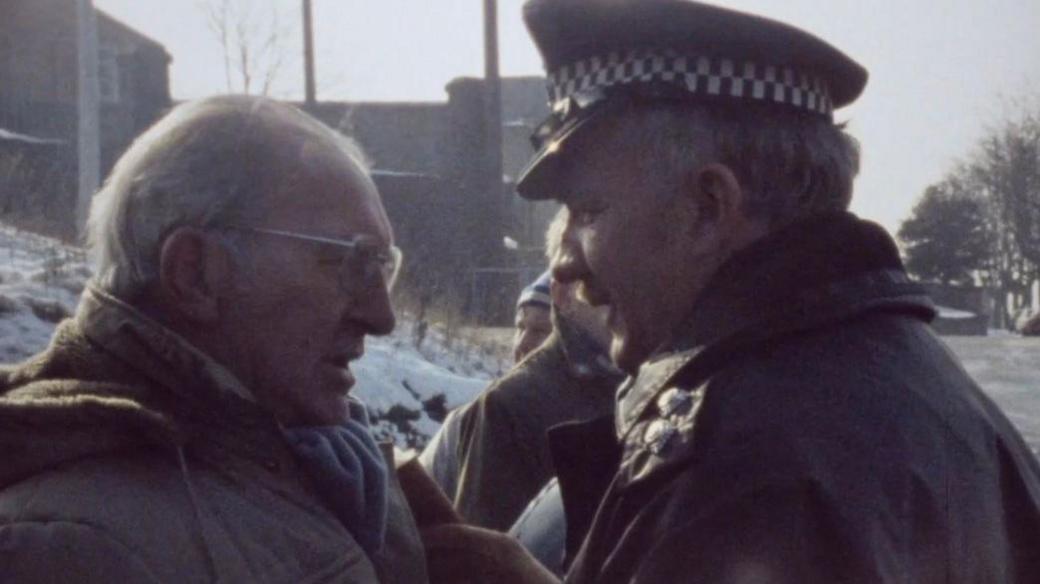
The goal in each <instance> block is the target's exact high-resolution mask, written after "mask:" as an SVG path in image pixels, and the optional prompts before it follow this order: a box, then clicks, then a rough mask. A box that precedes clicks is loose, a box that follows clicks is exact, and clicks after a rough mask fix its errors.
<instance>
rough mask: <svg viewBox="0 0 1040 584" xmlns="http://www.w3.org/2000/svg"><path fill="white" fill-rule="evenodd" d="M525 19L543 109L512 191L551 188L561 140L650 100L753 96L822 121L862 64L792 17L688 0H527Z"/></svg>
mask: <svg viewBox="0 0 1040 584" xmlns="http://www.w3.org/2000/svg"><path fill="white" fill-rule="evenodd" d="M524 20H525V21H526V23H527V27H528V29H529V30H530V33H531V36H532V38H533V39H534V42H535V45H536V46H537V47H538V50H539V51H540V52H541V54H542V58H543V61H544V63H545V69H546V74H547V85H548V91H549V106H550V109H551V111H552V113H551V114H550V116H549V118H548V119H547V120H545V122H543V123H542V124H541V126H539V128H538V129H537V130H536V131H535V133H534V135H533V136H532V141H533V142H534V144H535V148H536V149H537V150H538V151H537V153H536V154H535V156H534V158H533V159H532V160H531V162H530V163H529V164H528V165H527V167H526V168H525V169H524V171H523V172H522V173H521V176H520V179H519V180H518V181H517V187H516V188H517V191H518V192H519V193H520V195H521V196H523V197H525V198H528V199H547V198H552V197H553V194H554V193H553V192H552V185H551V183H547V182H546V180H547V179H550V178H551V176H552V173H553V163H554V161H556V160H557V159H558V152H559V150H560V147H561V146H562V145H563V143H564V142H565V141H566V140H567V139H568V138H569V137H571V136H572V135H574V133H575V132H577V131H579V130H580V129H581V128H583V127H585V126H586V124H588V123H589V122H590V121H591V120H593V119H596V118H599V117H601V116H604V115H606V114H608V113H609V112H611V111H616V110H618V109H620V108H623V107H625V106H626V105H632V104H638V103H646V102H648V101H656V100H664V99H667V100H678V101H689V102H695V103H712V102H715V103H720V102H725V103H739V102H744V103H758V104H764V105H765V106H767V107H774V108H778V109H779V110H780V111H787V112H791V113H792V114H793V115H808V116H818V117H820V118H821V119H826V120H831V119H832V112H833V111H834V110H835V109H836V108H840V107H842V106H845V105H848V104H849V103H852V101H854V100H855V99H856V98H857V97H858V96H859V94H860V93H861V92H862V91H863V88H864V86H865V85H866V83H867V71H866V69H864V68H863V67H862V66H860V65H859V64H858V63H856V62H855V61H853V60H852V59H850V58H849V57H848V56H846V55H845V54H844V53H842V52H841V51H839V50H838V49H836V48H834V47H833V46H831V45H830V44H828V43H826V42H825V41H823V40H821V39H819V38H817V37H815V36H813V35H811V34H809V33H807V32H805V31H802V30H799V29H797V28H795V27H793V26H790V25H787V24H784V23H782V22H777V21H775V20H770V19H767V18H762V17H759V16H754V15H751V14H747V13H744V12H738V11H734V10H728V9H725V8H719V7H717V6H711V5H708V4H703V3H700V2H690V1H687V0H529V1H528V2H527V3H526V4H525V5H524Z"/></svg>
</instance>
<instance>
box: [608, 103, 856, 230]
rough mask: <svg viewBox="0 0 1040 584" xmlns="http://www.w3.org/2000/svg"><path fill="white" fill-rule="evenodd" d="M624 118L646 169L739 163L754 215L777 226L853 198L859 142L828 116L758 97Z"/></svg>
mask: <svg viewBox="0 0 1040 584" xmlns="http://www.w3.org/2000/svg"><path fill="white" fill-rule="evenodd" d="M618 124H619V126H618V127H617V129H618V130H619V131H621V132H623V133H620V134H618V135H620V136H624V139H625V141H626V143H627V144H628V145H629V146H630V147H631V150H630V151H631V152H633V155H634V156H635V157H636V159H637V162H638V164H639V165H640V168H641V170H642V171H644V172H648V173H651V175H656V176H661V177H662V178H664V179H666V180H683V177H685V176H688V175H689V173H690V172H691V171H692V170H694V169H695V168H697V166H698V165H700V164H703V163H705V162H706V161H709V159H708V157H710V160H714V161H717V162H720V163H722V164H724V165H726V166H727V167H729V168H730V169H731V170H733V172H734V174H735V175H736V177H737V179H738V180H739V181H740V183H741V186H742V187H743V188H744V190H745V193H746V198H745V212H746V213H747V214H748V216H751V217H755V218H759V219H764V220H765V221H766V222H767V223H768V224H769V225H771V226H776V225H780V224H784V223H787V222H789V221H791V220H794V219H797V218H799V217H804V216H808V215H813V214H817V213H822V212H827V211H835V210H845V209H848V207H849V204H850V203H851V201H852V183H853V179H855V177H856V174H858V173H859V144H858V143H857V142H856V140H855V138H853V137H852V136H850V135H849V134H847V133H846V132H845V131H844V126H842V125H839V124H834V123H831V122H829V121H827V120H823V119H819V118H814V117H811V116H807V115H800V114H797V115H792V114H790V113H785V112H778V111H776V110H775V109H773V108H770V107H757V106H755V105H754V104H738V105H734V106H729V105H720V104H713V105H704V106H697V107H690V106H688V105H687V106H675V105H659V106H648V107H643V108H638V109H633V110H630V112H629V113H628V114H627V115H623V116H620V119H619V121H618Z"/></svg>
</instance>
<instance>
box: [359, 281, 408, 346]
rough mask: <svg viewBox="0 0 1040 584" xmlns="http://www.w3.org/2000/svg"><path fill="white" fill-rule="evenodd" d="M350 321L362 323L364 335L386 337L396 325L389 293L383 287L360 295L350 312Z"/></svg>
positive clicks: (377, 287)
mask: <svg viewBox="0 0 1040 584" xmlns="http://www.w3.org/2000/svg"><path fill="white" fill-rule="evenodd" d="M350 317H351V320H352V321H354V322H359V323H362V324H363V325H364V327H365V334H369V335H388V334H390V333H391V332H392V331H393V330H394V327H395V326H396V325H397V318H396V317H395V316H394V307H393V303H392V302H391V300H390V291H389V290H388V289H387V288H386V287H385V286H376V287H374V288H373V289H371V290H368V291H366V292H364V293H362V295H361V297H359V298H358V299H357V301H356V303H355V304H354V309H353V310H352V311H351V315H350Z"/></svg>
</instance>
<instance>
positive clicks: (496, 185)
mask: <svg viewBox="0 0 1040 584" xmlns="http://www.w3.org/2000/svg"><path fill="white" fill-rule="evenodd" d="M484 126H485V132H486V133H485V138H486V140H487V142H486V144H487V158H488V160H487V173H488V178H489V180H490V185H491V187H492V188H493V189H494V193H493V194H494V195H495V199H496V200H497V199H499V198H500V197H501V195H502V78H501V77H500V76H499V72H498V1H497V0H484Z"/></svg>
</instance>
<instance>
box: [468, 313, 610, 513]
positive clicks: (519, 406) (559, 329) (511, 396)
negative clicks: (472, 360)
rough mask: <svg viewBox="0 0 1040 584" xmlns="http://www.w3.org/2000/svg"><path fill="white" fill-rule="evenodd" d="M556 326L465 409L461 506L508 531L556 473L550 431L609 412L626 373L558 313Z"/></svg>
mask: <svg viewBox="0 0 1040 584" xmlns="http://www.w3.org/2000/svg"><path fill="white" fill-rule="evenodd" d="M553 325H554V331H553V334H552V335H550V336H549V338H548V339H547V340H546V342H545V343H544V344H543V345H542V346H541V347H539V348H538V349H535V350H534V351H532V352H531V354H530V355H528V356H527V358H525V359H524V360H523V361H521V362H520V363H519V364H517V365H516V367H514V368H513V369H512V370H511V371H510V372H509V373H507V374H506V375H505V376H504V377H502V378H501V379H499V380H498V381H496V382H495V383H494V384H492V385H491V387H489V388H488V389H487V391H485V392H484V393H483V394H481V395H480V397H479V398H477V399H476V400H475V401H474V402H472V403H470V404H469V405H468V406H466V409H465V410H464V411H463V412H462V413H461V414H460V418H461V420H460V421H459V423H460V438H459V447H458V448H459V461H460V462H459V468H460V472H459V477H458V483H457V484H458V490H457V492H456V493H455V507H456V509H457V510H458V511H459V513H460V514H462V516H463V517H465V518H466V520H467V521H469V522H471V523H473V524H475V525H479V526H482V527H488V528H491V529H497V530H500V531H505V530H507V529H509V527H510V526H511V525H512V524H513V522H514V521H515V520H516V518H517V516H519V515H520V513H521V512H522V511H523V510H524V508H525V507H526V506H527V504H528V502H530V500H531V499H532V498H533V497H534V496H535V495H536V494H538V492H539V491H540V490H541V488H542V487H543V486H545V483H546V482H548V481H549V479H550V478H552V477H553V475H554V474H555V473H554V471H553V466H552V459H551V456H550V453H549V445H548V441H547V439H546V436H545V433H546V431H547V430H548V429H549V428H550V427H552V426H554V425H556V424H560V423H562V422H566V421H570V420H583V419H588V418H595V417H599V416H602V415H604V414H609V413H610V412H612V411H613V409H614V394H615V390H616V389H617V386H618V384H619V383H620V382H621V380H622V376H621V375H620V373H618V372H617V370H616V369H614V368H613V367H612V366H610V364H609V359H607V358H606V356H605V355H603V352H602V351H601V350H597V349H595V348H594V345H593V343H592V341H591V340H590V339H589V338H588V336H587V335H586V334H584V333H583V332H582V331H580V330H579V329H577V328H576V327H575V326H574V325H572V324H571V323H569V322H568V321H567V320H566V319H564V318H558V317H556V316H555V315H554V321H553Z"/></svg>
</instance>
